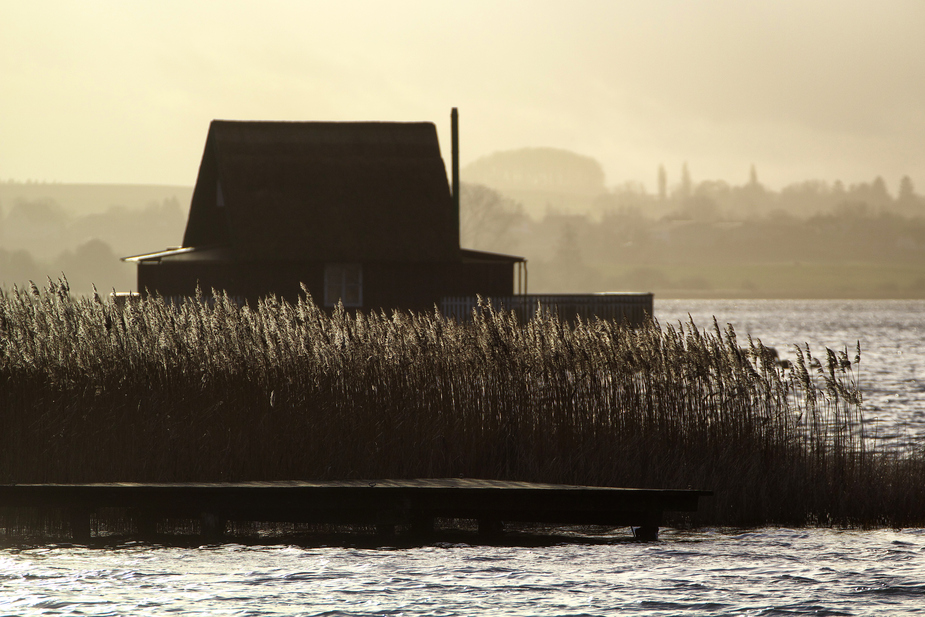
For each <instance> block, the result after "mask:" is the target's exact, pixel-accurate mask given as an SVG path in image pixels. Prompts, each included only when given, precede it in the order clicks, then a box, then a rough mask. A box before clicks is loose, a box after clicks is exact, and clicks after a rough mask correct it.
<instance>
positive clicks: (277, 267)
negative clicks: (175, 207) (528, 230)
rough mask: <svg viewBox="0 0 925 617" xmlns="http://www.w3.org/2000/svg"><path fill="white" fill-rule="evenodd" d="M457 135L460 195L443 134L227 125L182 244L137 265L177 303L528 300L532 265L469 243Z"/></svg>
mask: <svg viewBox="0 0 925 617" xmlns="http://www.w3.org/2000/svg"><path fill="white" fill-rule="evenodd" d="M456 134H457V130H456V110H455V109H454V110H453V136H454V143H453V154H454V160H453V170H454V173H453V176H454V187H453V190H452V191H451V187H450V185H449V183H448V181H447V174H446V167H445V165H444V161H443V158H442V157H441V154H440V146H439V143H438V140H437V130H436V127H435V126H434V125H433V124H432V123H397V122H237V121H225V120H216V121H213V122H212V123H211V125H210V127H209V134H208V137H207V138H206V144H205V150H204V152H203V155H202V163H201V164H200V167H199V176H198V178H197V180H196V187H195V189H194V191H193V197H192V202H191V205H190V212H189V219H188V221H187V225H186V232H185V233H184V236H183V245H182V247H179V248H170V249H166V250H163V251H159V252H154V253H147V254H144V255H135V256H132V257H125V258H123V260H124V261H129V262H134V263H136V264H137V265H138V290H139V291H140V292H141V293H142V294H143V295H144V294H154V293H156V294H160V295H161V296H164V297H167V298H172V297H184V296H192V295H194V293H195V290H196V288H197V286H199V287H200V288H201V289H202V290H203V293H205V294H206V295H209V294H210V293H211V290H212V289H215V290H219V291H224V292H226V293H228V294H229V295H230V296H232V297H234V298H235V299H237V300H238V301H239V302H245V301H246V302H253V301H255V300H257V299H258V298H260V297H263V296H267V295H271V294H272V295H276V296H279V297H282V298H285V299H287V300H290V301H292V300H295V299H297V298H298V297H299V295H300V294H301V286H302V284H304V285H305V286H306V287H307V289H308V290H309V291H310V293H311V295H312V297H313V299H314V300H315V302H316V303H318V304H323V305H324V306H326V307H333V306H335V305H336V304H337V303H338V302H342V303H343V304H344V306H345V307H349V308H355V309H362V310H367V311H368V310H378V309H386V310H389V309H394V308H401V309H406V310H432V309H433V308H434V306H435V305H437V306H439V305H440V303H441V300H442V299H443V298H446V297H459V296H465V297H474V296H475V295H476V294H480V295H483V296H499V297H500V296H510V295H512V294H513V293H514V292H515V291H520V292H525V291H526V289H525V287H526V263H525V260H524V259H523V258H521V257H515V256H511V255H500V254H494V253H485V252H481V251H472V250H467V249H463V248H461V247H460V245H459V205H458V199H454V197H455V198H458V186H459V185H458V180H457V178H458V168H459V167H458V156H457V155H456V153H457V152H458V148H457V146H456V139H455V137H456ZM515 279H517V280H516V281H515ZM515 283H516V285H515ZM515 286H516V287H517V289H515Z"/></svg>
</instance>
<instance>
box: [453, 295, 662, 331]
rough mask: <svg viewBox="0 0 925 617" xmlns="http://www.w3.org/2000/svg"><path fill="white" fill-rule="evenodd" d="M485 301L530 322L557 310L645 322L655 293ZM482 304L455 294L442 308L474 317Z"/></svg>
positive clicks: (562, 315) (564, 315)
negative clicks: (533, 318) (539, 313)
mask: <svg viewBox="0 0 925 617" xmlns="http://www.w3.org/2000/svg"><path fill="white" fill-rule="evenodd" d="M483 302H484V303H486V304H489V305H491V306H492V307H494V308H496V309H498V308H501V309H504V310H507V311H514V312H515V313H516V314H517V316H518V318H520V319H521V321H527V320H529V319H530V318H531V317H533V316H534V315H535V314H536V313H537V311H541V312H544V313H553V314H555V315H557V316H558V317H559V319H563V320H566V321H574V320H575V319H576V318H579V317H580V318H581V319H582V320H584V321H590V320H593V319H594V318H595V317H598V318H600V319H611V320H616V321H626V322H627V323H629V324H631V325H641V324H644V323H646V322H648V321H649V320H650V319H651V318H652V294H651V293H595V294H523V295H517V296H504V297H491V298H483ZM477 307H478V298H475V297H453V298H443V299H442V300H441V301H440V310H441V312H442V313H443V314H444V315H445V316H446V317H455V318H456V319H460V320H463V319H470V318H471V317H472V311H473V310H475V309H476V308H477Z"/></svg>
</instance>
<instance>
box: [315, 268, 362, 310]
mask: <svg viewBox="0 0 925 617" xmlns="http://www.w3.org/2000/svg"><path fill="white" fill-rule="evenodd" d="M338 300H339V301H341V302H343V303H344V306H363V268H361V267H360V264H327V265H326V266H325V267H324V305H325V306H334V305H335V304H337V302H338Z"/></svg>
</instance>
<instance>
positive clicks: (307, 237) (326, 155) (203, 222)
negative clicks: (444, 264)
mask: <svg viewBox="0 0 925 617" xmlns="http://www.w3.org/2000/svg"><path fill="white" fill-rule="evenodd" d="M456 221H457V219H456V214H455V213H454V212H453V205H452V200H451V196H450V189H449V185H448V183H447V178H446V168H445V166H444V163H443V159H442V158H441V156H440V147H439V144H438V141H437V130H436V127H435V126H434V125H433V124H431V123H393V122H231V121H220V120H216V121H213V122H212V124H211V126H210V127H209V135H208V137H207V139H206V146H205V151H204V153H203V157H202V163H201V165H200V168H199V177H198V179H197V181H196V188H195V191H194V193H193V200H192V204H191V207H190V215H189V220H188V222H187V227H186V233H185V235H184V238H183V246H186V247H189V246H208V245H225V246H228V247H229V248H230V249H231V251H232V253H233V254H234V255H235V257H236V258H237V259H243V260H324V261H377V260H395V261H458V260H459V259H460V254H459V235H458V228H457V222H456Z"/></svg>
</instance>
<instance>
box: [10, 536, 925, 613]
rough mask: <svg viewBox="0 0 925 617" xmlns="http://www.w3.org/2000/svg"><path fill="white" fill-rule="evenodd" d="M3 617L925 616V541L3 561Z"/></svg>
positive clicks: (721, 539)
mask: <svg viewBox="0 0 925 617" xmlns="http://www.w3.org/2000/svg"><path fill="white" fill-rule="evenodd" d="M0 571H2V574H0V614H4V615H76V614H82V615H164V614H168V613H180V614H184V615H232V614H233V615H472V614H484V615H613V614H616V613H620V614H631V615H678V614H690V615H896V614H919V613H925V533H923V532H921V531H905V532H893V531H869V532H857V531H851V532H844V531H842V532H839V531H830V530H812V531H803V530H796V531H794V530H787V529H764V530H756V531H748V532H744V533H729V532H714V531H701V532H672V531H670V530H668V531H666V532H665V533H664V534H663V539H662V540H661V541H659V542H655V543H648V544H645V543H643V544H640V543H634V542H615V543H613V544H609V545H604V546H589V545H581V544H569V545H559V546H552V547H546V548H541V549H527V548H504V547H500V548H499V547H480V546H467V545H445V546H430V547H423V548H415V549H402V550H356V549H345V548H314V549H303V548H296V547H244V546H238V545H226V546H221V547H208V548H199V549H178V548H158V547H147V546H140V545H138V546H127V547H123V548H119V549H85V548H54V547H52V548H46V549H33V550H22V551H10V550H7V551H4V552H2V553H0Z"/></svg>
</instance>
